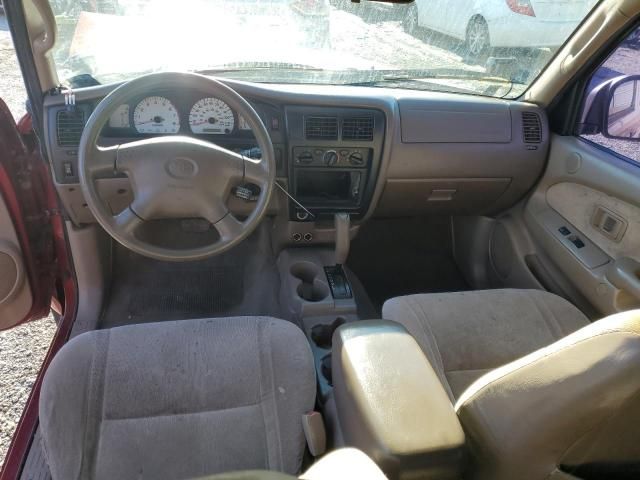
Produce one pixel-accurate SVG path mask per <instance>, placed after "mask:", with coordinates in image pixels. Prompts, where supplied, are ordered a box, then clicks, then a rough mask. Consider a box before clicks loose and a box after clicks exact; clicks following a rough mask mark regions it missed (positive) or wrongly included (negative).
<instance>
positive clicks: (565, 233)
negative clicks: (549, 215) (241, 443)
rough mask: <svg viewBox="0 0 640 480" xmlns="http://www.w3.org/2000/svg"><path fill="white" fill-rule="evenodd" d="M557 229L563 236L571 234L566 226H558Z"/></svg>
mask: <svg viewBox="0 0 640 480" xmlns="http://www.w3.org/2000/svg"><path fill="white" fill-rule="evenodd" d="M558 231H559V232H560V233H561V234H562V235H564V236H565V237H566V236H567V235H570V234H571V230H569V229H568V228H567V227H560V228H559V229H558Z"/></svg>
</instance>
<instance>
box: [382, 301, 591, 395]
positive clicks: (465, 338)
mask: <svg viewBox="0 0 640 480" xmlns="http://www.w3.org/2000/svg"><path fill="white" fill-rule="evenodd" d="M382 316H383V318H385V319H387V320H394V321H396V322H398V323H401V324H402V325H404V326H405V327H406V329H407V330H408V331H409V332H410V333H411V334H412V335H413V336H414V338H415V339H416V340H417V342H418V343H419V344H420V346H421V347H422V350H423V351H424V353H425V355H427V357H428V358H429V360H430V362H431V364H432V365H433V367H434V369H435V370H436V372H437V373H438V376H439V377H440V380H441V381H442V383H443V385H444V386H445V389H446V390H447V392H448V394H449V396H450V398H451V400H452V401H455V400H456V399H457V398H458V397H459V396H460V394H461V393H462V392H464V391H465V390H466V389H467V387H469V385H471V384H472V383H473V382H474V381H475V380H477V379H478V378H479V377H481V376H482V375H484V374H485V373H487V372H488V371H490V370H493V369H494V368H497V367H500V366H502V365H504V364H506V363H509V362H511V361H513V360H515V359H517V358H519V357H522V356H524V355H527V354H529V353H531V352H533V351H535V350H537V349H539V348H542V347H545V346H547V345H549V344H551V343H553V342H555V341H556V340H558V339H560V338H562V337H565V336H566V335H569V334H570V333H572V332H574V331H576V330H578V329H579V328H581V327H583V326H585V325H588V324H589V321H588V319H587V318H586V317H585V316H584V315H583V314H582V312H580V311H579V310H578V309H577V308H575V307H574V306H573V305H571V304H570V303H569V302H567V301H566V300H564V299H563V298H561V297H558V296H557V295H553V294H551V293H548V292H543V291H539V290H511V289H506V290H482V291H473V292H455V293H434V294H423V295H409V296H405V297H396V298H392V299H390V300H388V301H387V302H385V304H384V306H383V307H382Z"/></svg>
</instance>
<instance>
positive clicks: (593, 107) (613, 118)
mask: <svg viewBox="0 0 640 480" xmlns="http://www.w3.org/2000/svg"><path fill="white" fill-rule="evenodd" d="M584 98H585V100H584V104H583V106H582V113H581V116H580V124H579V125H578V132H579V135H580V136H581V137H582V138H584V139H586V140H588V141H590V142H593V143H596V144H598V145H600V146H601V147H603V148H606V149H608V150H611V151H612V152H615V153H617V154H618V155H622V156H624V157H626V158H627V159H630V160H633V161H634V162H637V163H638V164H640V27H638V28H636V29H635V30H634V31H633V32H632V33H631V34H630V35H629V36H628V37H627V38H626V39H625V40H624V41H623V42H622V43H621V44H620V45H619V46H618V47H617V48H616V49H615V50H614V51H613V53H612V54H611V55H610V56H609V58H607V60H606V61H605V62H604V63H603V64H602V65H601V66H600V68H598V70H596V72H595V73H594V74H593V76H592V77H591V80H590V81H589V85H588V86H587V92H586V95H585V97H584Z"/></svg>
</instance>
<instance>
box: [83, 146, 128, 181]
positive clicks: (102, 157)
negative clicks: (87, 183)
mask: <svg viewBox="0 0 640 480" xmlns="http://www.w3.org/2000/svg"><path fill="white" fill-rule="evenodd" d="M118 148H120V145H113V146H110V147H99V146H98V145H96V146H95V149H94V151H93V158H92V161H91V163H90V164H89V165H88V170H89V173H90V174H91V175H93V176H95V175H99V174H106V173H110V174H113V173H114V172H115V171H117V168H116V160H117V159H118Z"/></svg>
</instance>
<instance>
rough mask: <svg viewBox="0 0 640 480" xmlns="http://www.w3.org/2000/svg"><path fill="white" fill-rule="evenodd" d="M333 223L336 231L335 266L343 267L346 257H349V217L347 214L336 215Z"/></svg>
mask: <svg viewBox="0 0 640 480" xmlns="http://www.w3.org/2000/svg"><path fill="white" fill-rule="evenodd" d="M333 222H334V226H335V229H336V247H335V257H336V265H344V264H345V263H347V257H348V256H349V246H350V244H351V239H350V238H349V228H350V227H351V217H349V214H348V213H344V212H340V213H336V214H335V215H334V217H333Z"/></svg>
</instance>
